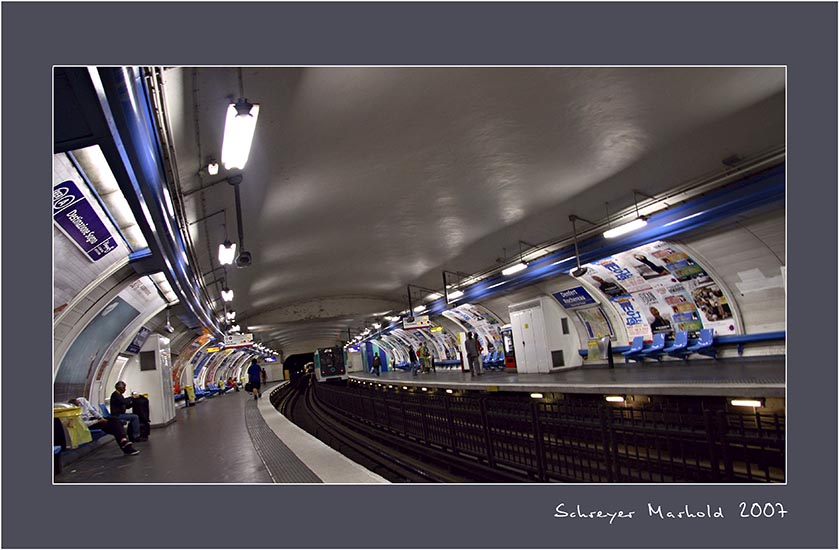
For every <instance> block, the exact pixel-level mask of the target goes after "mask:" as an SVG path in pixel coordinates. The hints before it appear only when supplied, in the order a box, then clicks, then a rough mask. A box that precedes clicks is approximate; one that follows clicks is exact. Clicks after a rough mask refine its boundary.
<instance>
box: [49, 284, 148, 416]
mask: <svg viewBox="0 0 839 550" xmlns="http://www.w3.org/2000/svg"><path fill="white" fill-rule="evenodd" d="M139 314H140V312H139V311H137V310H136V309H134V308H133V307H131V306H130V305H128V303H127V302H126V301H125V300H123V299H122V298H120V297H119V296H117V297H116V298H114V300H113V301H112V302H111V303H110V304H108V305H107V306H105V308H104V309H103V310H102V311H101V312H100V313H99V315H97V316H96V317H94V318H93V320H92V321H91V322H90V323H88V325H87V326H86V327H85V328H84V330H83V331H82V332H81V334H79V336H78V337H77V338H76V339H75V340H74V341H73V345H71V346H70V349H69V350H67V353H66V354H65V355H64V358H63V359H62V360H61V365H60V366H59V368H58V373H57V374H56V377H55V400H56V401H67V400H68V399H71V398H73V397H78V396H80V395H84V394H85V381H86V380H90V379H92V378H93V374H94V372H95V369H96V368H97V367H98V366H99V363H100V362H101V361H102V359H103V356H104V354H105V352H106V351H107V350H108V348H109V347H110V346H111V344H113V343H114V341H115V340H116V339H117V338H118V337H119V335H120V334H121V333H122V331H123V330H125V327H127V326H128V325H129V324H130V323H131V321H133V320H134V318H135V317H137V315H139Z"/></svg>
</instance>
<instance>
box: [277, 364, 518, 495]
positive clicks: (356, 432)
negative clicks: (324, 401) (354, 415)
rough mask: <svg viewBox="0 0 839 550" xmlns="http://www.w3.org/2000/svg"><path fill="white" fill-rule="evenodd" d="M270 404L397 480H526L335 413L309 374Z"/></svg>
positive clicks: (447, 481)
mask: <svg viewBox="0 0 839 550" xmlns="http://www.w3.org/2000/svg"><path fill="white" fill-rule="evenodd" d="M271 403H272V404H273V405H274V406H275V407H276V408H277V410H279V411H280V413H282V414H283V415H284V416H286V417H287V418H288V419H289V420H291V421H292V422H294V423H295V424H297V425H298V426H299V427H301V428H303V429H304V430H306V431H307V432H309V433H310V434H312V435H314V436H315V437H317V438H318V439H320V440H321V441H323V442H324V443H326V444H327V445H329V446H330V447H332V448H334V449H335V450H337V451H338V452H340V453H342V454H344V455H345V456H347V457H348V458H350V459H351V460H354V461H355V462H358V463H359V464H362V465H363V466H365V467H366V468H368V469H369V470H371V471H373V472H375V473H377V474H379V475H381V476H382V477H384V478H385V479H387V480H388V481H391V482H393V483H474V482H499V481H502V482H504V481H506V482H521V481H524V480H523V479H521V478H519V477H517V476H511V475H510V474H507V473H505V472H499V471H497V470H494V469H489V468H487V467H486V466H485V465H482V464H480V463H478V462H476V461H472V460H469V459H467V458H465V457H455V456H452V455H450V454H449V453H446V452H443V451H439V450H436V449H432V448H429V447H427V446H425V445H421V444H418V443H415V442H413V441H409V440H406V439H403V438H401V437H397V436H395V435H392V434H388V433H386V432H383V431H381V430H378V429H375V428H372V427H370V426H367V425H365V424H364V423H362V422H359V421H356V420H353V419H350V418H346V417H341V416H339V415H336V414H334V413H332V412H331V411H330V410H329V409H328V408H325V407H323V406H322V405H320V404H319V403H318V401H317V398H316V396H315V392H314V391H313V388H312V386H310V384H309V378H302V379H300V380H299V381H298V382H297V383H292V384H289V385H288V386H286V387H285V388H283V389H281V390H279V391H278V392H276V394H275V395H272V396H271Z"/></svg>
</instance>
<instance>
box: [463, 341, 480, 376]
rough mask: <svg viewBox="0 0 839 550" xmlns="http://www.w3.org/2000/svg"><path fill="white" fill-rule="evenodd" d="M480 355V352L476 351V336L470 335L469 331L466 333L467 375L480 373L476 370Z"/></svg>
mask: <svg viewBox="0 0 839 550" xmlns="http://www.w3.org/2000/svg"><path fill="white" fill-rule="evenodd" d="M479 356H480V352H479V351H478V340H477V338H473V337H472V333H471V332H467V333H466V358H467V359H468V360H469V375H470V376H475V374H480V372H478V357H479Z"/></svg>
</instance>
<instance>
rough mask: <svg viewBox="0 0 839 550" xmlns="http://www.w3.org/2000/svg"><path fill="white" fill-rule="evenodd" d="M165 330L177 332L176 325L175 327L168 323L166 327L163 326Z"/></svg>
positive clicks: (170, 332)
mask: <svg viewBox="0 0 839 550" xmlns="http://www.w3.org/2000/svg"><path fill="white" fill-rule="evenodd" d="M163 330H165V331H166V332H168V333H169V334H172V333H173V332H175V327H173V326H172V325H169V324H167V325H166V326H165V327H163Z"/></svg>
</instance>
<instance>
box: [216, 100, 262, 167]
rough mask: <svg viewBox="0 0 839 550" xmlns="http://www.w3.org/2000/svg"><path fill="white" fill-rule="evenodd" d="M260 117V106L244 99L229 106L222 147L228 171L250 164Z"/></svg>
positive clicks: (224, 162) (222, 157)
mask: <svg viewBox="0 0 839 550" xmlns="http://www.w3.org/2000/svg"><path fill="white" fill-rule="evenodd" d="M258 116H259V105H258V104H256V103H250V102H248V100H246V99H244V98H239V101H237V102H236V103H231V104H230V105H228V107H227V119H226V120H225V122H224V141H223V143H222V146H221V162H222V164H224V167H225V168H226V169H227V170H231V169H233V168H239V169H242V168H244V167H245V164H246V163H247V162H248V155H250V151H251V143H252V142H253V133H254V130H256V119H257V117H258Z"/></svg>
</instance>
